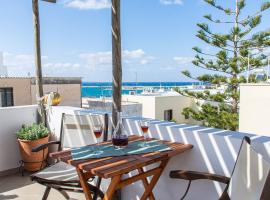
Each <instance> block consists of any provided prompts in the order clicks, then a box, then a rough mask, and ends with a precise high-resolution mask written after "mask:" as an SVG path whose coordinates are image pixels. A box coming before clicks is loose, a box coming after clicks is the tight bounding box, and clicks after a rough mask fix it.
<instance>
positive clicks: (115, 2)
mask: <svg viewBox="0 0 270 200" xmlns="http://www.w3.org/2000/svg"><path fill="white" fill-rule="evenodd" d="M111 15H112V61H113V67H112V92H113V99H112V121H113V126H114V127H116V125H117V112H120V111H121V91H122V61H121V30H120V0H112V13H111Z"/></svg>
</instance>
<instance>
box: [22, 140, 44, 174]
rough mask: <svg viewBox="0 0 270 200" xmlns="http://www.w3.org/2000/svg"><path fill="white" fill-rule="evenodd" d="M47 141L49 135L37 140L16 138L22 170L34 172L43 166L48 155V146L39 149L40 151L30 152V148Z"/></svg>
mask: <svg viewBox="0 0 270 200" xmlns="http://www.w3.org/2000/svg"><path fill="white" fill-rule="evenodd" d="M48 142H49V136H47V137H44V138H41V139H38V140H21V139H18V144H19V149H20V152H21V156H22V161H23V168H24V170H26V171H30V172H35V171H38V170H41V169H43V168H44V167H45V165H46V162H45V160H46V158H47V156H48V148H46V149H44V150H41V151H40V152H32V148H33V147H36V146H38V145H41V144H46V143H48Z"/></svg>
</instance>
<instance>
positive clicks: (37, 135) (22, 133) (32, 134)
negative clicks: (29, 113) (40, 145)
mask: <svg viewBox="0 0 270 200" xmlns="http://www.w3.org/2000/svg"><path fill="white" fill-rule="evenodd" d="M48 135H49V129H48V128H46V127H45V126H44V125H43V124H32V125H30V126H27V125H22V128H21V129H20V130H19V131H18V132H17V138H19V139H21V140H37V139H41V138H44V137H46V136H48Z"/></svg>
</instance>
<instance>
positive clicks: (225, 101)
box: [179, 0, 270, 130]
mask: <svg viewBox="0 0 270 200" xmlns="http://www.w3.org/2000/svg"><path fill="white" fill-rule="evenodd" d="M204 1H205V2H206V3H207V4H208V5H210V6H212V7H214V8H216V9H217V10H219V11H220V12H222V13H223V14H224V15H225V18H226V20H219V19H215V18H214V17H212V15H210V14H209V15H205V16H204V18H205V19H206V20H207V21H208V22H210V23H211V24H213V25H215V26H216V27H215V28H218V27H219V26H221V27H223V29H224V28H225V29H227V31H226V33H215V32H213V31H212V30H211V29H210V27H209V25H208V24H207V23H199V24H197V26H198V27H199V30H198V32H197V35H196V36H197V37H198V38H199V39H200V40H202V41H203V42H205V43H206V44H207V45H210V46H212V47H213V49H214V50H213V51H212V50H211V53H208V52H207V53H206V52H205V51H203V50H202V49H200V48H199V47H194V48H193V50H194V51H195V52H196V56H195V58H194V60H193V61H192V63H193V65H194V66H196V67H199V68H202V69H205V70H210V71H214V73H209V74H204V75H201V76H198V77H193V76H192V75H191V73H190V72H189V71H182V73H183V74H184V75H185V76H187V77H189V78H192V79H196V80H199V81H202V82H207V83H210V84H216V85H219V86H220V85H224V86H225V88H226V89H225V91H224V92H222V93H221V92H220V93H216V94H211V93H210V92H209V91H207V90H206V91H204V92H191V91H187V90H184V91H180V90H179V92H180V93H181V94H183V95H188V96H191V97H195V98H197V99H203V100H206V101H207V102H208V103H204V104H202V105H200V109H197V110H195V109H193V108H185V109H184V110H183V112H182V114H183V115H185V117H186V118H189V117H191V118H193V119H195V120H197V121H201V122H202V123H203V124H204V125H205V126H210V127H216V128H222V129H230V130H237V128H238V109H239V84H240V83H245V82H247V80H246V79H247V78H246V77H245V73H247V72H248V71H252V70H254V69H257V68H261V67H264V66H266V65H267V56H266V55H265V54H264V51H262V50H263V49H266V48H267V47H269V46H270V30H268V31H259V32H256V28H258V25H259V24H260V23H261V20H262V13H263V12H265V11H266V10H268V9H269V8H270V2H265V3H263V4H262V5H261V8H260V10H259V11H258V12H256V13H254V14H251V15H247V14H246V11H244V10H243V9H244V8H245V7H246V1H245V0H236V2H235V5H233V7H235V8H233V9H232V8H225V7H222V6H220V5H218V4H217V2H216V1H215V0H204ZM212 52H213V53H212ZM248 66H250V67H249V68H248ZM208 72H209V71H208ZM248 79H249V81H250V82H252V81H255V79H254V75H252V74H251V75H250V76H249V77H248ZM211 101H214V102H218V103H215V104H213V103H211Z"/></svg>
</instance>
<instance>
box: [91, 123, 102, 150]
mask: <svg viewBox="0 0 270 200" xmlns="http://www.w3.org/2000/svg"><path fill="white" fill-rule="evenodd" d="M93 132H94V135H95V137H96V138H97V150H96V151H95V154H102V153H103V151H102V150H101V149H100V145H99V142H100V141H99V140H100V138H101V136H102V133H103V126H102V124H96V125H94V127H93Z"/></svg>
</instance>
